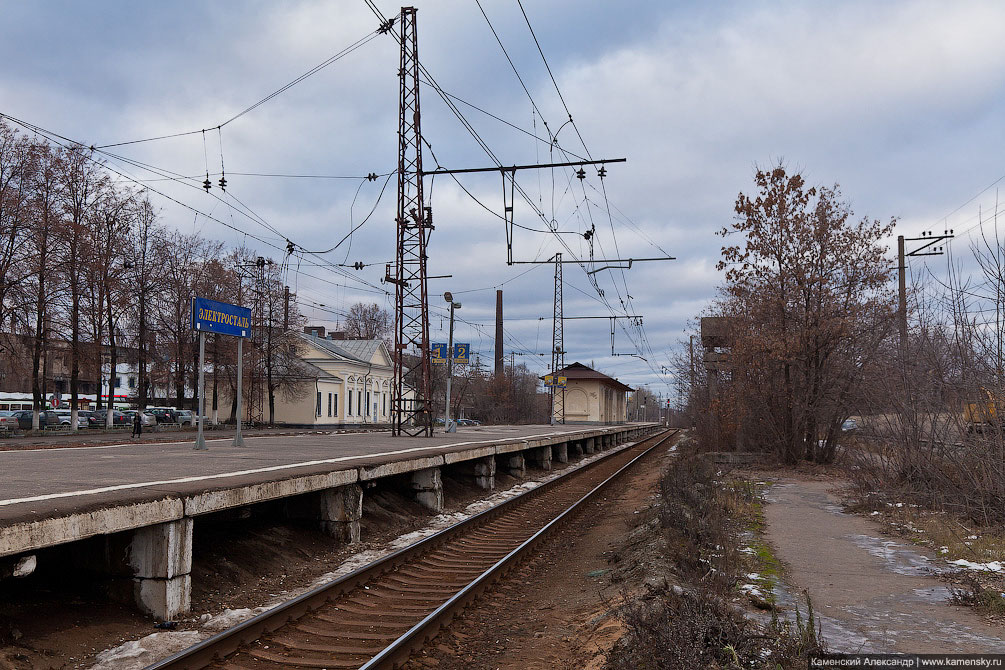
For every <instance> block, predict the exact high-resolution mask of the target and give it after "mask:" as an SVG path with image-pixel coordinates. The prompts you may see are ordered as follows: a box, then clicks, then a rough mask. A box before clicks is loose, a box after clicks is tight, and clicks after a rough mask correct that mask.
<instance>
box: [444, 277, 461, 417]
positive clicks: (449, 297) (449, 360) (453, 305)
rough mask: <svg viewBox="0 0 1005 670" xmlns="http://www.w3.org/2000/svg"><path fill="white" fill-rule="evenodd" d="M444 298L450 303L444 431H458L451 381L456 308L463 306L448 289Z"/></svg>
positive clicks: (452, 376)
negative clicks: (452, 414)
mask: <svg viewBox="0 0 1005 670" xmlns="http://www.w3.org/2000/svg"><path fill="white" fill-rule="evenodd" d="M443 299H444V300H446V301H447V302H449V303H450V335H449V336H448V338H447V411H446V413H445V414H444V419H443V426H444V428H443V432H444V433H456V432H457V423H456V422H455V421H453V420H452V419H451V418H450V383H451V382H452V381H453V378H454V310H455V309H460V308H461V303H459V302H454V296H453V295H452V294H451V293H450V291H447V292H446V293H444V294H443Z"/></svg>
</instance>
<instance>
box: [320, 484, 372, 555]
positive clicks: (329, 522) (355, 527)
mask: <svg viewBox="0 0 1005 670" xmlns="http://www.w3.org/2000/svg"><path fill="white" fill-rule="evenodd" d="M319 503H320V505H319V507H320V509H319V512H320V514H319V521H320V522H321V530H323V531H324V532H325V533H326V534H328V535H330V536H332V537H334V538H335V539H336V540H338V541H339V543H340V544H351V543H353V542H359V521H360V519H361V518H363V487H362V486H360V485H359V484H348V485H346V486H339V487H338V488H334V489H328V490H327V491H322V492H321V493H320V494H319Z"/></svg>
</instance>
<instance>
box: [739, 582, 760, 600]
mask: <svg viewBox="0 0 1005 670" xmlns="http://www.w3.org/2000/svg"><path fill="white" fill-rule="evenodd" d="M740 592H741V593H746V594H747V595H751V596H754V597H755V598H763V597H764V593H763V592H762V591H761V589H760V588H758V587H757V585H755V584H744V585H743V586H741V587H740Z"/></svg>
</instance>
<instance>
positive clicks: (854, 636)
mask: <svg viewBox="0 0 1005 670" xmlns="http://www.w3.org/2000/svg"><path fill="white" fill-rule="evenodd" d="M771 592H772V594H774V596H775V602H776V603H777V604H778V605H779V607H780V608H781V612H780V613H779V614H780V617H781V619H783V620H784V621H787V622H788V623H790V624H792V625H795V622H796V606H797V603H796V598H795V596H794V595H793V594H792V591H790V590H789V588H788V586H787V585H785V584H784V583H781V582H775V584H774V586H773V587H772V589H771ZM798 607H799V614H800V616H801V617H802V621H803V623H804V624H805V622H806V600H805V599H804V598H801V599H800V601H799V603H798ZM823 609H824V611H823V612H821V611H820V610H821V607H820V605H819V604H818V605H814V607H813V618H814V621H816V622H817V623H818V624H819V626H820V632H821V634H822V635H823V638H824V640H826V642H827V646H828V648H829V649H831V650H832V651H841V652H844V653H849V654H854V653H869V652H872V653H877V652H881V651H883V649H884V648H880V647H877V646H876V643H875V640H871V639H870V638H868V637H866V636H865V635H864V634H863V633H862V632H861V631H858V630H855V629H853V628H850V627H848V626H846V625H845V624H843V623H841V621H839V620H838V619H835V618H834V617H832V616H828V615H827V609H829V608H828V607H826V606H824V608H823ZM756 616H757V618H758V619H759V620H760V621H761V622H762V623H763V624H767V623H768V622H769V621H770V620H771V616H770V615H769V614H767V613H760V612H759V613H758V614H757V615H756Z"/></svg>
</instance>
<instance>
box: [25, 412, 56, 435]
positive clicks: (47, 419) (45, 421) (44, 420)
mask: <svg viewBox="0 0 1005 670" xmlns="http://www.w3.org/2000/svg"><path fill="white" fill-rule="evenodd" d="M31 415H32V413H31V410H28V409H23V410H21V411H20V412H16V413H15V416H16V417H17V425H18V427H19V428H20V429H21V430H31V420H32V416H31ZM58 425H59V417H58V416H57V415H56V414H55V413H54V412H51V411H48V410H46V411H43V412H39V413H38V427H39V428H47V427H50V426H58Z"/></svg>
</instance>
